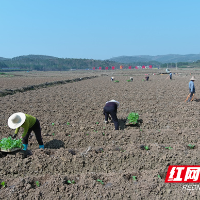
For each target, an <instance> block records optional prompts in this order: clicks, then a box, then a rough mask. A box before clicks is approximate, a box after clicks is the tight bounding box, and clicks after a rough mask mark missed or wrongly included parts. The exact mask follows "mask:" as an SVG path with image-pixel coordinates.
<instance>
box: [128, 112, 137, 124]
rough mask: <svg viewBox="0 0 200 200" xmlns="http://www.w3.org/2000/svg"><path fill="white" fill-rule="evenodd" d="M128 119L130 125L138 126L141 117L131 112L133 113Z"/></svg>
mask: <svg viewBox="0 0 200 200" xmlns="http://www.w3.org/2000/svg"><path fill="white" fill-rule="evenodd" d="M127 119H128V121H129V123H133V124H137V122H138V119H139V115H138V113H134V112H131V113H129V115H128V117H127Z"/></svg>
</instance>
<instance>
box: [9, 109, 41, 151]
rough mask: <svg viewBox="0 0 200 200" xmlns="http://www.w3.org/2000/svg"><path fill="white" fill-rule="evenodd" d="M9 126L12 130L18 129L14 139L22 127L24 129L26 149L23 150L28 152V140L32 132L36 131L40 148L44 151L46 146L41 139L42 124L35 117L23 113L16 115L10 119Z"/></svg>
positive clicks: (23, 137)
mask: <svg viewBox="0 0 200 200" xmlns="http://www.w3.org/2000/svg"><path fill="white" fill-rule="evenodd" d="M8 126H9V127H10V128H11V129H16V130H15V134H14V135H13V138H15V137H16V136H17V134H18V132H19V129H20V127H22V128H24V133H23V134H22V139H23V147H24V148H23V150H25V151H26V150H27V148H28V138H29V136H30V133H31V131H34V133H35V136H36V139H37V141H38V144H39V148H40V149H44V144H43V141H42V137H41V128H40V122H39V121H38V119H36V118H35V117H33V116H31V115H27V114H24V113H22V112H18V113H14V114H12V115H11V116H10V117H9V118H8Z"/></svg>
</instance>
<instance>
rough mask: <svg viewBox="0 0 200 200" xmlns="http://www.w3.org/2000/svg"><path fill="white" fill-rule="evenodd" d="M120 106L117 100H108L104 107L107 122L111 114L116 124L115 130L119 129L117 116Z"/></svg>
mask: <svg viewBox="0 0 200 200" xmlns="http://www.w3.org/2000/svg"><path fill="white" fill-rule="evenodd" d="M118 106H119V102H118V101H115V100H111V101H107V102H106V105H105V107H104V109H103V114H104V115H105V123H106V124H107V123H108V117H109V115H111V118H112V120H113V122H114V125H115V130H119V122H118V118H117V108H118Z"/></svg>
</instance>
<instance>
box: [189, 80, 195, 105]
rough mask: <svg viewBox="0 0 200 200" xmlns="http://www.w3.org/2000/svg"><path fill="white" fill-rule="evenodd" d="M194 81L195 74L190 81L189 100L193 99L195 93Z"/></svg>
mask: <svg viewBox="0 0 200 200" xmlns="http://www.w3.org/2000/svg"><path fill="white" fill-rule="evenodd" d="M194 81H195V79H194V76H192V78H191V79H190V82H189V92H190V97H189V99H188V102H190V101H191V99H192V97H193V95H194V93H195V87H194Z"/></svg>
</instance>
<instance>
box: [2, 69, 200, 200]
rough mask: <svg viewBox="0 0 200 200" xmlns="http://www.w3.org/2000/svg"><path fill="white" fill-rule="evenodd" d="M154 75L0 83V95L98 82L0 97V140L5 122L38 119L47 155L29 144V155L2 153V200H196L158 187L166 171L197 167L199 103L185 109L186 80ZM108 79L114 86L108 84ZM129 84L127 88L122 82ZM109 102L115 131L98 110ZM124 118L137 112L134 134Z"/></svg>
mask: <svg viewBox="0 0 200 200" xmlns="http://www.w3.org/2000/svg"><path fill="white" fill-rule="evenodd" d="M163 71H164V70H163ZM156 72H157V71H156ZM136 73H137V74H136ZM145 73H151V74H150V80H149V81H143V79H144V77H145ZM153 73H155V71H148V72H147V71H142V70H141V71H140V70H137V71H135V70H130V71H129V70H127V71H125V70H124V71H116V72H90V74H87V73H86V72H76V73H68V75H66V76H57V75H55V74H56V73H55V74H54V75H52V74H51V75H49V76H48V73H46V76H45V77H41V76H40V75H35V76H36V77H37V81H36V82H37V83H36V82H34V81H35V79H34V76H33V75H29V76H27V77H25V75H24V74H22V75H21V76H20V78H19V79H18V78H17V81H18V82H17V81H16V77H15V76H14V77H3V78H0V82H1V83H2V81H3V83H4V86H3V87H2V88H1V89H16V88H20V87H26V86H27V85H36V84H41V83H45V82H54V81H58V80H59V81H60V80H66V79H69V80H71V79H73V78H81V77H86V76H95V75H96V76H98V77H97V78H93V79H88V80H82V81H78V82H69V83H66V84H62V85H55V86H52V87H47V88H40V89H35V90H30V91H24V92H17V93H15V94H13V95H7V96H4V97H0V110H1V113H0V119H1V120H0V135H1V138H3V137H8V135H10V134H12V133H13V130H11V129H9V128H8V127H7V119H8V117H9V116H10V115H11V114H13V113H15V112H24V113H27V114H30V115H33V116H35V117H37V118H38V119H39V121H40V124H41V127H42V136H43V141H44V144H45V150H39V149H38V144H37V141H36V139H35V136H33V137H32V138H31V139H30V141H29V147H28V149H29V150H28V151H26V152H23V151H19V152H15V153H3V152H2V153H0V172H1V173H0V182H2V181H5V183H6V187H3V186H1V188H0V193H1V195H0V199H48V200H49V199H55V200H56V199H198V196H199V191H183V190H182V187H183V184H177V183H173V184H171V183H168V184H167V183H165V182H164V181H165V176H166V172H167V169H168V166H169V165H200V158H199V156H198V155H199V152H198V149H199V147H200V140H199V138H200V136H199V126H200V124H199V119H200V112H199V109H198V108H199V105H200V102H198V101H193V102H191V103H185V102H184V100H185V99H186V97H187V95H188V82H189V79H190V78H191V75H190V74H189V72H187V71H180V73H179V74H178V75H173V80H169V79H167V80H166V77H167V75H158V74H157V75H152V74H153ZM65 74H67V73H65ZM193 75H195V72H194V74H193ZM111 76H114V77H115V80H119V83H114V82H111V81H110V77H111ZM130 76H132V77H133V82H127V81H126V80H128V79H129V78H130ZM195 76H196V78H197V80H196V81H195V86H196V93H197V95H198V90H199V88H200V87H199V85H200V82H199V80H198V77H199V75H198V74H197V73H196V75H195ZM2 79H3V80H2ZM12 80H13V81H12ZM24 80H28V84H27V82H25V81H24ZM33 80H34V81H33ZM38 80H40V81H38ZM15 81H16V82H15ZM8 82H9V84H8ZM11 83H13V85H12V84H11ZM7 84H8V85H7ZM2 85H3V84H2ZM6 85H7V87H6ZM111 99H115V100H117V101H119V102H120V106H119V109H118V113H117V116H118V118H119V123H120V130H119V131H115V130H114V124H113V123H108V124H106V125H105V124H104V115H103V114H102V111H103V107H104V105H105V102H106V101H108V100H111ZM130 112H138V114H139V116H140V123H139V125H138V126H134V125H133V126H125V121H126V117H127V116H128V114H129V113H130ZM52 123H54V125H52ZM20 133H22V130H21V132H20ZM19 135H20V134H19ZM188 144H195V148H194V149H189V148H188V147H187V145H188ZM141 145H146V146H148V147H149V150H145V149H144V148H142V146H141ZM165 147H172V149H166V148H165ZM158 175H160V177H161V178H159V177H158ZM133 176H134V177H135V176H136V177H137V179H136V180H134V177H133ZM37 181H38V182H39V185H37V184H36V182H37ZM70 181H71V183H70Z"/></svg>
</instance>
